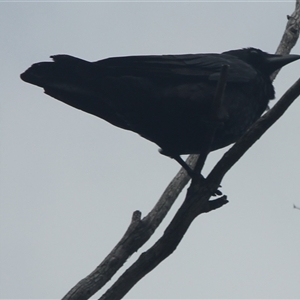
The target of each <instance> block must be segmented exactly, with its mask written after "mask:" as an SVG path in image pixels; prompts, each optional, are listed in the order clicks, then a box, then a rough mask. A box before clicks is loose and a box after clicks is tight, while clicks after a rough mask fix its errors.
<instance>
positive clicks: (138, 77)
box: [21, 48, 300, 171]
mask: <svg viewBox="0 0 300 300" xmlns="http://www.w3.org/2000/svg"><path fill="white" fill-rule="evenodd" d="M51 58H52V59H53V62H40V63H36V64H34V65H32V66H31V67H30V68H29V69H28V70H27V71H25V72H24V73H23V74H21V78H22V80H24V81H26V82H29V83H31V84H34V85H37V86H40V87H42V88H44V91H45V93H46V94H48V95H50V96H52V97H54V98H56V99H58V100H60V101H62V102H64V103H66V104H69V105H71V106H73V107H76V108H78V109H81V110H83V111H85V112H88V113H90V114H93V115H95V116H97V117H99V118H101V119H104V120H106V121H108V122H110V123H111V124H113V125H115V126H118V127H120V128H123V129H127V130H131V131H133V132H136V133H138V134H139V135H141V136H142V137H144V138H146V139H148V140H150V141H152V142H154V143H156V144H157V145H158V146H159V147H160V148H161V149H160V152H161V153H162V154H164V155H167V156H170V157H172V158H174V159H176V160H177V161H178V162H179V163H180V164H181V165H183V166H184V167H185V168H187V166H186V165H185V164H184V162H183V161H182V159H181V158H180V155H181V154H201V153H203V151H205V150H204V149H205V148H206V147H207V144H208V143H210V145H209V150H210V151H213V150H216V149H219V148H222V147H225V146H228V145H230V144H232V143H234V142H235V141H237V139H238V138H240V137H241V136H242V135H243V134H244V133H245V132H246V130H247V129H248V128H249V127H250V126H251V125H252V124H253V123H254V122H255V121H256V120H257V119H258V118H259V117H260V116H261V115H262V113H263V112H264V111H265V110H266V109H267V107H268V103H269V100H271V99H274V96H275V92H274V87H273V85H272V82H271V79H270V76H271V74H272V73H273V72H274V71H276V70H277V69H279V68H281V67H283V66H284V65H286V64H288V63H290V62H293V61H295V60H297V59H300V55H273V54H268V53H266V52H263V51H261V50H259V49H255V48H245V49H239V50H231V51H226V52H223V53H222V54H214V53H212V54H211V53H208V54H185V55H182V54H181V55H148V56H127V57H112V58H107V59H103V60H99V61H96V62H88V61H85V60H82V59H79V58H76V57H73V56H69V55H54V56H51ZM223 65H228V66H229V71H228V75H227V81H226V90H225V92H224V95H223V100H222V105H221V108H220V110H221V114H222V116H223V117H222V122H221V123H222V124H221V125H220V126H218V127H217V129H216V131H215V134H214V138H213V140H212V141H210V135H211V128H213V126H215V123H216V121H215V119H214V118H213V117H212V105H213V104H212V103H213V99H214V95H215V92H216V86H217V83H218V80H219V77H220V72H221V69H222V66H223ZM209 141H210V142H209ZM187 171H190V170H188V169H187Z"/></svg>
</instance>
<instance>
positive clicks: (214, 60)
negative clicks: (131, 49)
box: [94, 54, 257, 83]
mask: <svg viewBox="0 0 300 300" xmlns="http://www.w3.org/2000/svg"><path fill="white" fill-rule="evenodd" d="M94 65H95V66H97V67H99V69H102V70H103V71H104V70H105V71H106V72H107V73H106V74H110V75H111V76H114V75H116V74H118V75H120V76H126V75H131V76H146V77H148V76H149V77H153V78H158V79H164V78H168V79H172V78H173V79H179V80H182V81H184V80H191V79H192V78H194V79H195V78H198V80H205V79H207V80H213V81H217V80H218V79H219V76H220V71H221V68H222V66H223V65H229V66H230V68H229V73H228V78H227V81H228V82H236V83H238V82H248V81H250V80H251V79H253V78H254V77H255V76H256V74H257V72H256V71H255V70H254V69H253V68H252V67H251V66H250V65H248V64H246V63H245V62H243V61H242V60H240V59H238V58H237V57H235V56H232V55H227V54H183V55H149V56H127V57H126V56H125V57H112V58H107V59H104V60H100V61H97V62H94Z"/></svg>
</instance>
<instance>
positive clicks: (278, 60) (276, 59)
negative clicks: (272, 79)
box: [266, 54, 300, 74]
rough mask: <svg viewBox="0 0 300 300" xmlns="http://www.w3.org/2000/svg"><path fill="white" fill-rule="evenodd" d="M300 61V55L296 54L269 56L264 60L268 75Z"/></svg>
mask: <svg viewBox="0 0 300 300" xmlns="http://www.w3.org/2000/svg"><path fill="white" fill-rule="evenodd" d="M297 59H300V55H296V54H287V55H276V54H275V55H270V56H269V57H267V59H266V62H267V63H266V65H267V67H268V71H269V73H270V74H272V73H273V72H275V71H276V70H278V69H280V68H282V67H283V66H285V65H287V64H289V63H291V62H293V61H295V60H297Z"/></svg>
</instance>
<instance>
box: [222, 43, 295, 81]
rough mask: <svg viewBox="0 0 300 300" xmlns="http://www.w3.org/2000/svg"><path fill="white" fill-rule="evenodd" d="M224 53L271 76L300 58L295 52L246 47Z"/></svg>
mask: <svg viewBox="0 0 300 300" xmlns="http://www.w3.org/2000/svg"><path fill="white" fill-rule="evenodd" d="M224 54H228V55H233V56H235V57H238V58H239V59H241V60H243V61H244V62H246V63H248V64H250V65H251V66H253V67H254V68H255V69H257V70H259V71H261V72H262V73H263V74H264V75H266V76H268V77H270V76H271V75H272V73H274V72H275V71H276V70H278V69H280V68H282V67H283V66H285V65H287V64H289V63H291V62H293V61H295V60H297V59H300V55H295V54H286V55H278V54H269V53H266V52H263V51H262V50H260V49H256V48H245V49H239V50H231V51H227V52H224Z"/></svg>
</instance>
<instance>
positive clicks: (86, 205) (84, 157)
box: [0, 1, 300, 299]
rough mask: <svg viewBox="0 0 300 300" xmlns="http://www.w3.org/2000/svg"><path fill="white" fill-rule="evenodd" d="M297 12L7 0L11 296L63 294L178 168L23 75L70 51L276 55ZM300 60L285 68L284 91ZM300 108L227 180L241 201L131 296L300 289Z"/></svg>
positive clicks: (6, 234) (278, 84)
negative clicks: (243, 50) (237, 51)
mask: <svg viewBox="0 0 300 300" xmlns="http://www.w3.org/2000/svg"><path fill="white" fill-rule="evenodd" d="M293 9H294V1H290V2H289V1H283V2H256V3H249V2H248V3H247V2H237V3H232V2H222V3H221V2H219V3H212V2H198V3H195V2H181V3H172V2H163V3H153V2H152V3H145V2H144V3H105V2H102V3H70V2H69V3H67V2H64V3H63V2H61V3H34V2H32V3H25V2H24V3H20V2H19V3H14V2H9V3H8V2H7V3H0V39H1V53H2V55H1V57H0V61H1V70H0V81H1V91H0V93H1V119H0V126H1V148H0V150H1V152H0V153H1V173H0V188H1V191H0V192H1V202H0V203H1V209H0V214H1V215H0V222H1V229H0V230H1V231H0V239H1V240H0V245H1V246H0V250H1V251H0V265H1V271H0V272H1V278H0V298H1V299H4V298H8V299H50V298H52V299H54V298H56V299H57V298H61V297H62V296H63V295H65V294H66V292H67V291H68V290H69V289H70V288H71V287H72V286H73V285H74V284H75V283H77V282H78V281H79V280H80V279H82V278H83V277H84V276H86V275H87V274H88V273H90V272H91V271H92V270H93V269H94V268H95V267H96V266H97V265H98V264H99V263H100V262H101V261H102V259H103V258H104V257H105V256H106V255H107V254H108V252H109V251H110V250H111V248H112V247H113V246H114V245H115V244H116V242H118V240H119V239H120V238H121V236H122V235H123V233H124V231H125V229H126V228H127V226H128V224H129V221H130V218H131V214H132V212H133V211H134V210H137V209H138V210H141V211H142V213H143V215H145V214H147V212H148V211H149V210H150V209H151V208H152V207H153V205H154V204H155V203H156V201H157V199H158V197H159V196H160V195H161V193H162V192H163V190H164V187H165V186H166V185H167V184H168V182H169V181H170V180H171V179H172V178H173V176H174V174H175V173H176V172H177V171H178V169H179V166H178V164H177V163H176V162H175V161H173V160H171V159H169V158H166V157H164V156H161V155H160V154H159V153H158V151H157V149H158V147H157V146H156V145H155V144H153V143H150V142H148V141H146V140H144V139H143V138H141V137H139V136H138V135H136V134H134V133H131V132H126V131H124V130H121V129H119V128H115V127H113V126H112V125H110V124H108V123H106V122H105V121H103V120H100V119H99V118H96V117H94V116H91V115H89V114H86V113H83V112H82V111H79V110H76V109H74V108H72V107H70V106H67V105H65V104H63V103H61V102H59V101H56V100H55V99H53V98H50V97H49V96H47V95H45V94H43V91H42V89H40V88H38V87H35V86H32V85H29V84H26V83H24V82H22V81H21V80H20V78H19V74H20V73H22V72H23V71H24V70H25V69H27V68H28V67H29V66H30V65H31V64H33V63H35V62H39V61H47V60H49V56H50V55H53V54H62V53H67V54H70V55H74V56H77V57H81V58H83V59H86V60H91V61H94V60H99V59H103V58H106V57H110V56H123V55H136V54H168V53H201V52H203V53H205V52H222V51H226V50H229V49H235V48H241V47H248V46H253V47H257V48H260V49H262V50H265V51H268V52H270V53H272V52H274V51H275V50H276V47H277V45H278V43H279V41H280V38H281V36H282V33H283V30H284V28H285V24H286V15H288V14H291V13H292V11H293ZM293 53H298V54H300V46H299V44H298V46H297V47H295V48H294V50H293ZM299 66H300V63H299V62H295V63H293V64H291V65H289V66H287V67H285V69H284V70H282V72H281V73H280V75H279V76H278V78H277V79H276V81H275V88H276V92H277V98H278V97H280V96H281V95H282V94H283V92H284V91H285V90H286V89H287V88H288V87H289V86H290V85H291V84H292V83H294V82H295V81H296V79H297V78H298V77H299ZM299 111H300V103H299V99H298V101H296V102H295V103H294V104H293V105H292V107H291V108H290V109H289V110H288V112H287V113H286V114H285V115H284V116H283V118H281V119H280V121H279V122H278V123H276V124H275V126H273V127H272V128H271V129H270V130H269V131H268V132H267V134H265V136H263V138H262V139H261V140H259V141H258V143H257V144H255V146H254V147H252V149H251V150H250V151H249V152H248V153H247V154H246V155H245V156H244V157H243V159H242V160H241V161H240V162H239V163H238V164H237V165H236V166H235V167H234V168H233V169H232V170H231V171H230V172H229V174H228V175H227V176H226V177H225V179H224V181H223V183H222V191H223V192H224V193H225V194H227V195H228V198H229V200H230V203H229V204H228V205H226V206H225V207H223V208H221V209H219V210H217V211H213V212H211V213H209V214H205V215H201V216H200V217H199V218H198V219H196V220H195V222H194V223H193V224H192V226H191V228H190V229H189V231H188V233H187V234H186V236H185V237H184V239H183V241H182V242H181V244H180V245H179V247H178V249H177V250H176V251H175V253H174V254H173V255H172V256H171V257H169V258H168V259H167V260H165V261H164V262H163V263H162V264H161V265H159V266H158V267H157V268H156V269H155V270H154V271H152V272H151V273H150V274H149V275H147V276H146V277H145V278H144V279H142V280H141V281H140V282H139V283H138V284H137V285H136V286H135V287H134V288H133V289H132V290H131V291H130V292H129V293H128V295H127V298H130V299H150V298H153V299H171V298H173V299H174V298H183V299H186V298H194V299H195V298H299V296H300V287H299V282H300V255H299V253H300V234H299V233H300V211H299V210H296V209H293V203H295V204H296V205H298V206H300V198H299V197H298V194H299V193H298V185H299V178H300V171H299V169H300V163H299V145H300V138H299V130H300V121H299ZM222 153H223V151H218V152H215V153H213V154H212V155H211V156H210V157H209V160H208V162H207V166H206V169H205V172H206V173H207V172H208V170H209V169H210V168H211V167H212V166H213V165H214V163H216V161H217V160H218V158H219V157H220V156H221V154H222ZM184 194H185V193H184ZM182 199H183V198H182V197H180V199H178V201H177V203H176V204H175V207H174V209H172V211H171V212H170V216H168V218H167V220H166V222H164V223H163V224H162V226H161V227H162V228H161V229H159V230H158V231H157V233H156V234H155V236H154V239H151V241H149V242H148V243H147V245H148V246H149V245H151V244H153V243H154V242H155V238H158V237H159V236H160V235H161V234H162V232H163V229H164V228H165V226H166V224H167V221H168V220H170V217H171V216H172V215H173V214H174V212H175V211H176V208H178V206H179V205H180V202H181V201H182ZM143 249H145V248H143ZM141 252H142V251H139V252H138V254H137V255H139V254H140V253H141ZM137 255H134V256H133V257H132V258H131V260H130V261H132V260H133V259H136V258H137V257H138V256H137ZM126 266H128V265H126Z"/></svg>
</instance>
